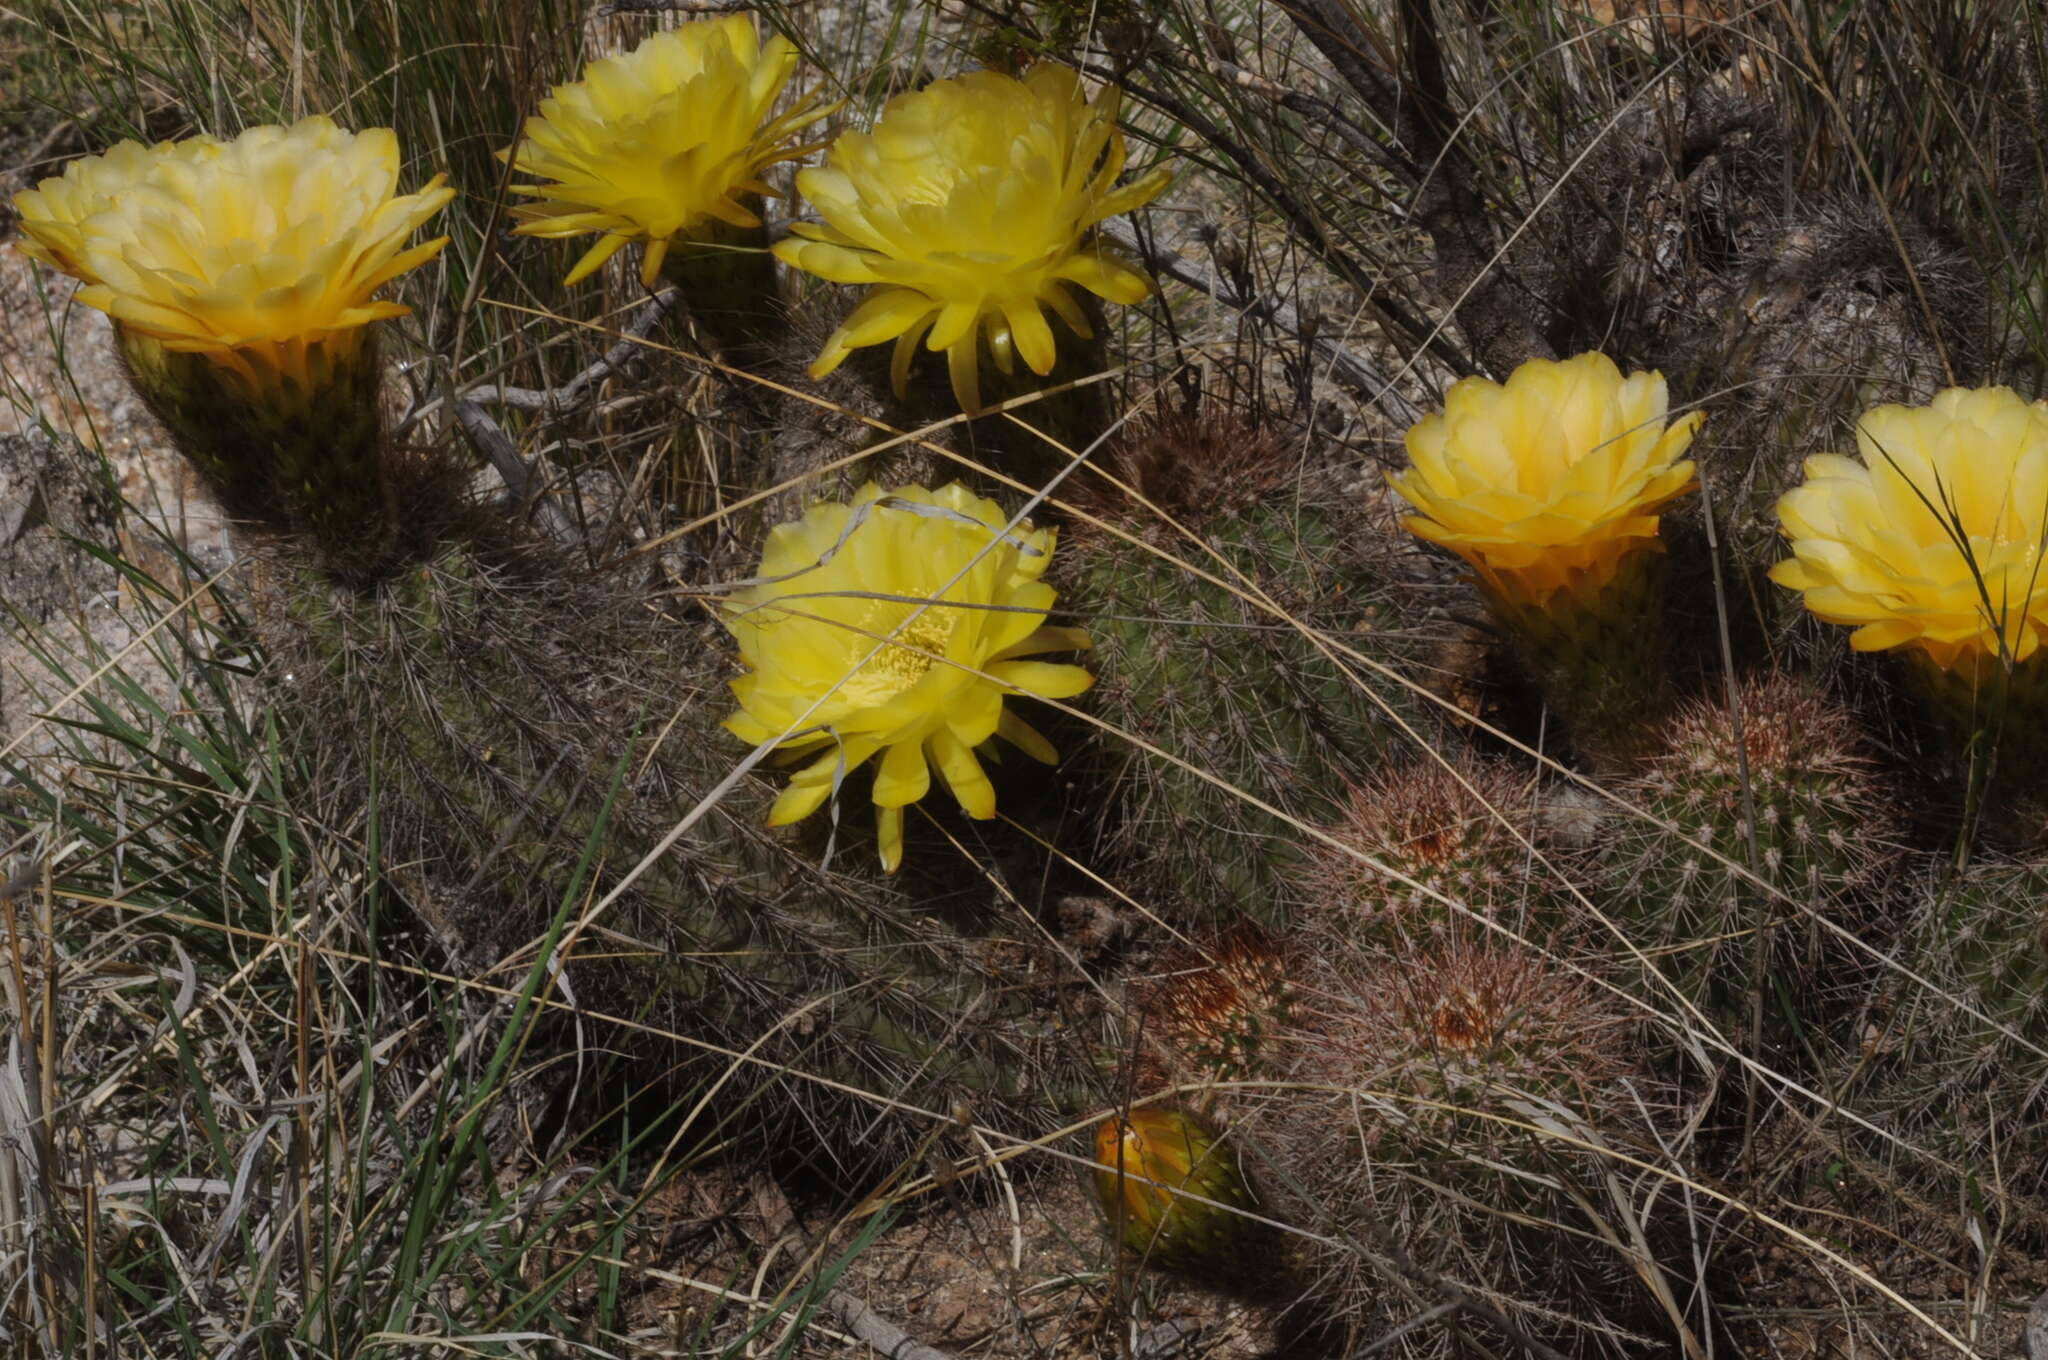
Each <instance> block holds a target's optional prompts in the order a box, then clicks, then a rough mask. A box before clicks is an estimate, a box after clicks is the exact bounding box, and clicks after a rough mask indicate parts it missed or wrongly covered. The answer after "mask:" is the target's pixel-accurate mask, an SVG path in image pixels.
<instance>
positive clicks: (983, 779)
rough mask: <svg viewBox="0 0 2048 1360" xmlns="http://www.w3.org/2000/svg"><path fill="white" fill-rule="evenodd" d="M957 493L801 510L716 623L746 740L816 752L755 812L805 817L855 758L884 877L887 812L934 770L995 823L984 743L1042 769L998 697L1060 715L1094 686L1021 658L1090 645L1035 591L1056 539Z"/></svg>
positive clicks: (1020, 724) (898, 839) (772, 539)
mask: <svg viewBox="0 0 2048 1360" xmlns="http://www.w3.org/2000/svg"><path fill="white" fill-rule="evenodd" d="M1008 523H1009V517H1008V516H1007V515H1005V514H1004V513H1003V511H1002V510H1001V508H1000V507H998V506H997V505H996V503H995V502H994V501H990V500H985V499H983V498H981V497H979V496H976V495H974V494H973V493H972V492H970V491H968V490H966V489H965V488H964V487H961V486H960V485H958V484H957V483H956V484H953V485H949V486H945V487H942V488H940V489H939V490H937V491H928V490H926V489H925V488H923V487H919V486H906V487H898V488H896V489H895V490H893V491H887V492H885V491H883V490H881V489H880V488H878V487H876V486H875V485H874V484H873V483H869V484H868V485H867V486H864V487H862V488H861V489H860V491H859V493H857V494H856V495H855V496H854V498H853V501H852V503H851V504H845V503H840V502H836V501H834V502H825V503H823V504H819V505H814V506H812V507H811V508H810V510H809V511H808V512H806V513H805V515H804V517H803V518H802V519H800V520H792V521H790V522H788V523H785V524H781V525H778V526H777V527H776V528H775V529H774V530H773V531H772V532H771V533H770V534H769V535H768V543H767V547H766V548H765V550H764V551H763V553H762V556H761V570H760V577H759V579H760V582H761V583H760V584H757V585H753V586H749V587H747V588H745V589H743V590H740V591H737V592H735V593H734V594H733V595H732V596H731V597H730V598H729V599H728V600H727V601H726V604H725V606H724V618H725V622H726V626H727V627H729V628H730V629H731V630H732V632H733V636H734V638H735V639H736V640H737V641H738V643H739V649H740V655H741V657H742V658H743V659H744V660H745V661H746V663H747V666H748V667H749V669H748V672H747V674H745V675H742V676H741V677H740V678H739V679H737V680H735V681H733V685H732V688H733V694H734V695H735V696H736V697H737V698H738V699H739V703H740V708H739V711H738V712H737V713H734V714H733V715H732V716H731V717H729V718H727V719H726V720H725V726H726V727H727V729H728V730H730V731H731V732H732V733H733V734H734V735H736V736H738V737H740V738H741V739H742V740H744V741H750V742H754V743H756V744H758V743H761V742H769V741H777V742H780V743H781V744H782V747H783V749H784V750H787V751H792V752H804V753H809V752H817V753H818V754H817V758H816V759H815V760H813V761H812V762H811V763H810V764H808V765H806V766H804V767H803V768H802V769H800V770H798V771H797V772H796V774H795V775H794V776H793V777H792V778H791V779H790V783H789V787H788V788H787V789H786V790H784V791H783V793H782V796H781V797H779V798H778V799H776V802H775V806H774V808H773V809H772V810H771V812H770V813H769V819H768V820H769V824H770V825H771V826H785V825H787V824H789V823H791V822H794V821H797V820H799V819H800V818H803V817H806V816H808V815H810V814H811V813H812V812H814V811H816V810H817V809H818V807H819V806H821V805H822V804H823V803H824V802H825V800H826V799H827V798H829V797H830V796H831V795H832V792H833V790H834V789H835V788H836V787H837V786H838V783H839V781H840V780H841V779H842V778H843V777H844V776H845V775H846V774H847V773H849V772H850V771H852V770H854V769H856V768H857V767H859V766H860V765H862V764H863V763H865V762H866V761H867V760H868V759H869V758H870V757H872V756H876V755H879V756H880V757H881V764H880V768H879V769H878V770H877V772H876V774H875V784H874V794H873V798H874V802H875V806H876V808H877V809H878V810H879V811H878V814H877V821H878V825H879V828H880V837H879V840H880V845H881V855H882V864H883V867H884V868H886V869H889V870H891V871H893V870H894V869H895V868H896V867H897V865H898V864H900V863H901V862H902V858H903V809H904V808H905V807H907V806H908V805H910V804H911V803H914V802H916V801H917V800H918V799H920V798H922V797H924V795H925V793H926V792H927V791H928V790H929V789H930V787H931V767H932V766H934V765H935V766H937V767H938V770H939V773H940V775H941V776H942V777H943V778H944V779H945V781H946V784H947V786H948V787H949V788H950V789H951V790H952V791H953V796H954V797H955V798H956V799H958V800H959V803H960V806H961V807H962V808H963V809H965V810H966V812H967V815H968V816H970V817H981V818H986V817H993V816H994V815H995V790H994V788H993V786H991V784H990V783H989V780H988V776H987V775H986V774H985V773H983V771H982V768H981V764H980V762H979V761H978V760H977V759H976V758H975V753H974V748H975V747H977V746H979V745H981V744H982V743H983V742H985V741H988V740H989V739H990V738H992V737H996V736H1000V737H1003V738H1004V739H1005V740H1007V741H1009V742H1010V743H1011V744H1012V745H1014V746H1017V747H1018V748H1020V749H1021V750H1022V751H1023V752H1024V753H1025V754H1026V755H1028V756H1031V757H1032V758H1034V759H1036V760H1040V761H1044V762H1045V763H1047V764H1051V763H1052V762H1053V761H1055V760H1056V759H1057V758H1058V757H1057V755H1056V754H1055V752H1054V751H1053V748H1052V746H1051V745H1050V744H1049V743H1048V742H1047V741H1046V739H1045V738H1044V737H1043V736H1042V735H1040V734H1039V732H1038V731H1037V730H1036V729H1035V728H1033V727H1032V726H1031V725H1030V724H1029V723H1027V722H1026V721H1024V719H1022V718H1021V717H1019V716H1017V714H1016V713H1014V712H1012V711H1010V710H1009V709H1007V708H1006V707H1005V706H1004V703H1003V700H1004V698H1005V697H1006V696H1012V695H1032V696H1035V697H1038V698H1043V699H1065V698H1070V697H1072V696H1073V695H1076V694H1079V693H1081V692H1082V691H1083V690H1085V689H1087V688H1088V686H1089V685H1090V684H1092V683H1093V678H1092V677H1091V676H1090V675H1089V674H1088V672H1086V671H1085V670H1082V669H1081V668H1080V667H1079V666H1067V665H1057V664H1053V663H1050V662H1045V661H1031V660H1024V659H1023V658H1026V657H1031V656H1035V655H1037V654H1040V653H1044V652H1062V651H1071V650H1074V649H1077V648H1083V647H1086V646H1087V645H1088V639H1087V637H1086V635H1085V634H1083V633H1081V632H1080V631H1079V630H1078V629H1074V628H1058V627H1049V626H1047V625H1046V623H1045V616H1046V611H1047V610H1048V609H1050V608H1051V607H1052V603H1053V598H1054V596H1053V589H1052V587H1051V586H1049V585H1046V584H1045V583H1044V582H1042V581H1040V580H1039V579H1038V578H1039V577H1040V576H1041V575H1043V574H1044V572H1045V569H1046V567H1047V565H1048V564H1050V562H1051V561H1052V552H1053V540H1054V534H1053V531H1052V530H1050V529H1033V528H1032V527H1031V526H1030V525H1029V524H1021V525H1019V526H1018V527H1017V528H1015V529H1006V526H1007V525H1008Z"/></svg>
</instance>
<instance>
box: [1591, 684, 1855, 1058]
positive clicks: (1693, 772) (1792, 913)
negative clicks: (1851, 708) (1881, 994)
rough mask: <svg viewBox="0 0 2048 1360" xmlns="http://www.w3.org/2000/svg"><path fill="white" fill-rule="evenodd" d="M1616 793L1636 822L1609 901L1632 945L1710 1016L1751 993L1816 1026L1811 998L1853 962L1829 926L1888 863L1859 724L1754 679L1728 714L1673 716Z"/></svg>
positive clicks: (1721, 707)
mask: <svg viewBox="0 0 2048 1360" xmlns="http://www.w3.org/2000/svg"><path fill="white" fill-rule="evenodd" d="M1618 791H1619V792H1620V793H1621V795H1622V796H1623V797H1624V798H1625V799H1627V801H1628V802H1629V803H1630V804H1632V805H1633V807H1634V809H1635V811H1636V812H1637V813H1639V814H1641V815H1638V816H1620V817H1617V818H1616V819H1615V821H1616V825H1615V826H1614V827H1613V830H1612V834H1611V835H1610V836H1609V837H1608V839H1607V847H1606V854H1605V862H1604V870H1603V872H1604V875H1605V880H1606V883H1607V891H1606V893H1605V902H1606V905H1607V907H1608V910H1609V913H1610V915H1611V916H1612V918H1613V919H1614V920H1616V921H1617V922H1618V923H1620V925H1621V926H1622V928H1623V929H1625V930H1626V931H1627V932H1628V935H1629V938H1630V940H1631V941H1632V942H1633V943H1634V944H1635V945H1636V946H1637V947H1639V948H1640V949H1641V950H1642V951H1643V952H1644V953H1646V954H1648V955H1649V956H1650V957H1651V959H1653V960H1654V961H1655V962H1656V964H1657V966H1658V967H1660V968H1661V969H1662V970H1663V971H1664V973H1665V974H1666V976H1668V977H1669V978H1671V979H1672V980H1673V981H1674V982H1675V983H1677V985H1678V986H1680V987H1681V988H1682V989H1683V991H1684V993H1685V995H1686V996H1687V997H1688V998H1690V999H1691V1000H1693V1001H1694V1002H1696V1003H1699V1004H1702V1005H1705V1006H1707V1007H1709V1008H1710V1009H1711V1010H1712V1011H1713V1012H1714V1013H1715V1014H1716V1015H1717V1017H1720V1018H1727V1017H1729V1016H1734V1015H1744V1014H1747V1013H1748V1010H1749V1006H1750V1003H1751V999H1752V996H1753V994H1754V995H1755V997H1756V999H1757V1000H1759V1001H1761V1002H1763V1004H1764V1005H1765V1007H1766V1009H1767V1010H1768V1013H1769V1014H1771V1015H1772V1016H1780V1015H1784V1016H1801V1015H1803V1016H1807V1017H1810V1018H1812V1017H1817V1016H1818V1015H1819V1014H1820V1013H1821V1010H1822V1007H1820V1006H1818V1005H1816V1004H1815V992H1814V989H1815V988H1817V987H1823V986H1826V985H1829V984H1836V985H1839V984H1840V983H1841V982H1842V981H1843V980H1844V978H1845V977H1846V976H1847V975H1848V974H1847V971H1846V970H1847V969H1848V968H1849V967H1850V966H1851V965H1852V964H1853V963H1855V962H1857V960H1856V959H1855V956H1854V955H1853V954H1851V953H1849V952H1848V951H1847V950H1846V949H1845V947H1844V945H1843V942H1842V940H1841V937H1840V936H1839V935H1838V934H1836V932H1835V931H1834V930H1831V929H1830V928H1829V926H1830V924H1832V925H1834V926H1835V927H1837V928H1841V927H1843V926H1844V925H1846V924H1853V922H1854V910H1855V908H1856V906H1857V904H1858V903H1859V901H1860V900H1861V899H1862V898H1863V897H1864V896H1865V895H1866V894H1867V893H1869V891H1870V890H1871V889H1872V888H1873V886H1874V885H1875V883H1876V881H1877V879H1878V877H1879V875H1880V873H1881V871H1882V869H1883V867H1884V865H1885V864H1886V862H1887V861H1888V860H1889V859H1890V858H1891V856H1892V855H1893V853H1894V849H1893V845H1892V842H1891V840H1890V835H1891V833H1890V832H1889V831H1888V830H1887V826H1886V823H1885V820H1884V813H1885V811H1886V809H1887V802H1886V798H1885V785H1884V781H1883V779H1882V778H1881V777H1880V775H1879V773H1878V770H1877V768H1876V766H1875V764H1874V762H1873V761H1872V759H1871V757H1870V756H1869V754H1868V753H1867V750H1866V747H1865V744H1864V742H1863V740H1862V738H1861V736H1860V734H1859V733H1858V731H1857V729H1856V725H1855V720H1854V718H1853V717H1852V716H1851V715H1850V714H1849V713H1848V712H1847V711H1846V710H1844V709H1843V708H1842V707H1841V706H1840V705H1838V704H1836V703H1834V702H1832V701H1831V700H1829V699H1827V698H1825V697H1824V696H1822V695H1820V694H1818V693H1816V692H1815V691H1814V690H1813V688H1812V687H1811V686H1810V685H1808V684H1806V683H1804V682H1801V681H1799V680H1795V679H1793V678H1791V677H1788V676H1784V675H1778V674H1769V675H1762V676H1757V677H1753V678H1751V679H1749V680H1747V681H1745V682H1743V683H1742V684H1741V685H1740V686H1739V687H1737V690H1736V693H1735V695H1734V702H1733V704H1732V705H1731V704H1729V703H1727V702H1724V701H1716V700H1699V701H1695V702H1693V703H1691V704H1688V705H1686V706H1684V707H1683V708H1682V709H1681V710H1679V711H1678V712H1677V713H1675V714H1673V716H1672V717H1671V718H1670V719H1669V720H1668V721H1667V722H1666V723H1665V724H1664V726H1663V730H1662V732H1661V734H1660V745H1659V748H1658V749H1657V750H1656V752H1655V753H1654V754H1653V755H1651V756H1650V757H1649V758H1648V759H1647V760H1646V761H1645V763H1644V765H1643V768H1642V770H1641V772H1640V773H1639V774H1638V775H1637V776H1636V777H1635V778H1633V779H1632V780H1630V781H1628V782H1627V783H1625V784H1623V785H1622V786H1621V788H1620V789H1619V790H1618ZM1667 827H1668V828H1669V829H1668V830H1667V829H1666V828H1667ZM1765 885H1767V886H1765ZM1773 890H1775V891H1773Z"/></svg>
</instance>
